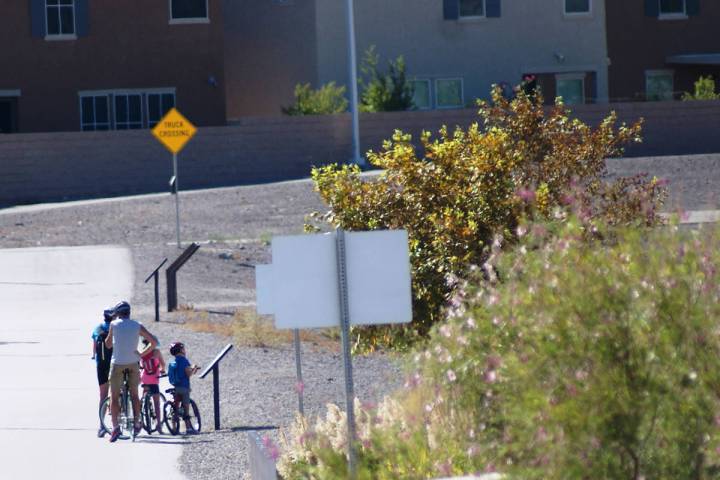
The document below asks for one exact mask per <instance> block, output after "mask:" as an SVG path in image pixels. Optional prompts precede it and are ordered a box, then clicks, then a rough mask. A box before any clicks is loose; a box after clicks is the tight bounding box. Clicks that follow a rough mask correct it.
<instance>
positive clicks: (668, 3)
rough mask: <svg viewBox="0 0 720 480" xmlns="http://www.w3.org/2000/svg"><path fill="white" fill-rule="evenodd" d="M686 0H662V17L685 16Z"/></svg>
mask: <svg viewBox="0 0 720 480" xmlns="http://www.w3.org/2000/svg"><path fill="white" fill-rule="evenodd" d="M685 14H686V12H685V0H660V15H671V16H684V15H685Z"/></svg>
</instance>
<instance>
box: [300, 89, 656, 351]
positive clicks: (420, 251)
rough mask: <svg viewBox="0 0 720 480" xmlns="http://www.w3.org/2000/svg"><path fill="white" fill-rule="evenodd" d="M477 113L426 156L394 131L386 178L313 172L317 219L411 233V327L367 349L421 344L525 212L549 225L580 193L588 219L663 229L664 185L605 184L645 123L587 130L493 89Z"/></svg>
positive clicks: (563, 114) (367, 332)
mask: <svg viewBox="0 0 720 480" xmlns="http://www.w3.org/2000/svg"><path fill="white" fill-rule="evenodd" d="M479 114H480V119H481V122H482V126H481V124H479V123H474V124H473V125H471V126H470V127H469V128H468V129H467V130H463V129H461V128H459V127H458V128H456V129H455V131H454V132H451V131H450V130H449V129H447V128H446V127H443V128H442V129H441V130H440V134H439V137H438V138H436V139H433V138H432V137H431V134H430V133H429V132H423V134H422V136H421V138H420V146H421V149H418V150H416V146H415V145H414V144H413V143H412V138H411V136H410V135H407V134H404V133H402V132H400V131H396V132H395V134H394V135H393V138H392V140H388V141H386V142H385V144H384V146H383V149H382V150H381V151H380V152H370V153H369V155H368V159H369V161H370V163H371V164H372V165H374V166H375V167H377V168H380V169H382V170H383V172H382V173H380V174H379V175H378V176H376V177H364V176H361V175H360V169H359V168H358V167H357V166H348V165H343V166H338V165H330V166H324V167H320V168H315V169H313V172H312V178H313V180H314V182H315V188H316V190H317V191H318V192H319V194H320V196H321V198H322V199H323V200H324V201H325V203H326V204H327V205H328V207H329V211H327V212H326V213H325V214H320V213H316V214H314V215H313V216H312V217H311V218H312V219H314V220H319V221H320V222H322V223H326V222H327V223H329V224H330V225H332V226H334V227H342V228H344V229H346V230H376V229H405V230H407V231H408V235H409V239H410V256H411V263H412V276H413V295H414V304H413V311H414V320H413V324H412V326H411V327H410V328H409V329H408V328H404V327H397V328H396V329H394V330H389V329H388V328H378V327H369V328H368V329H364V330H363V331H362V333H361V334H360V338H361V342H367V344H366V345H367V346H368V348H372V347H373V346H374V345H375V344H377V343H394V344H395V345H400V344H402V342H404V340H402V339H407V338H410V339H411V337H412V336H413V335H415V334H419V335H421V336H425V335H426V334H427V332H428V331H429V329H430V327H431V326H432V325H433V324H434V323H435V322H436V321H438V320H439V319H440V318H441V312H442V309H443V307H444V306H445V305H446V303H447V300H448V298H449V297H450V295H451V294H452V292H453V290H454V288H455V282H454V281H453V279H455V278H457V277H460V278H462V277H464V276H465V275H466V274H467V272H468V269H469V268H471V266H472V265H483V264H484V263H485V260H486V258H487V256H488V248H489V247H490V245H491V244H492V241H493V237H494V235H496V234H501V235H503V236H504V237H505V238H508V239H510V238H512V237H513V235H514V233H513V232H515V229H516V227H517V224H518V219H519V218H521V217H522V216H523V215H524V214H525V213H527V211H528V209H532V210H533V211H536V212H538V214H540V215H545V216H550V215H552V213H553V211H554V209H555V208H556V207H558V206H562V205H564V204H565V203H566V202H567V198H568V196H569V195H572V196H574V197H577V198H578V199H579V200H578V201H580V202H581V203H582V205H583V208H582V211H583V215H586V216H588V217H594V218H596V217H602V218H607V220H608V221H609V222H610V223H612V224H628V223H642V224H655V223H657V222H658V221H660V219H659V217H658V212H657V208H658V206H659V203H660V202H661V201H662V197H663V188H662V185H661V183H660V182H657V181H656V180H654V179H652V180H651V179H647V178H644V177H634V178H621V179H618V180H615V181H609V179H608V178H607V172H606V169H605V159H606V158H608V157H613V156H618V155H620V154H621V153H622V152H623V146H624V145H626V144H628V143H630V142H638V141H640V128H641V126H640V122H638V123H636V124H634V125H632V126H630V127H628V126H625V125H624V124H623V125H621V126H619V127H616V126H615V124H616V116H615V114H614V113H611V114H610V115H609V116H608V117H607V118H606V119H605V120H603V121H602V122H601V123H600V125H599V126H598V127H597V128H591V127H590V126H588V125H586V124H584V123H582V122H581V121H580V120H577V119H571V118H569V111H568V110H567V109H566V108H565V107H564V106H563V105H562V104H561V103H558V104H556V105H555V106H554V107H553V108H551V109H549V110H548V111H547V112H546V110H545V109H544V108H543V98H542V95H541V94H540V93H539V92H537V93H535V94H534V95H533V96H528V95H526V94H524V93H523V92H522V91H520V92H518V94H517V96H516V98H514V99H512V100H508V99H505V98H503V96H502V91H501V89H500V88H499V87H496V88H494V89H493V91H492V103H484V102H481V103H480V111H479ZM418 151H419V152H422V151H424V153H420V154H418ZM571 191H572V192H571ZM317 227H318V225H317V224H309V225H308V229H309V230H312V229H313V228H317ZM389 332H391V333H389ZM393 332H394V333H393ZM407 334H409V335H407Z"/></svg>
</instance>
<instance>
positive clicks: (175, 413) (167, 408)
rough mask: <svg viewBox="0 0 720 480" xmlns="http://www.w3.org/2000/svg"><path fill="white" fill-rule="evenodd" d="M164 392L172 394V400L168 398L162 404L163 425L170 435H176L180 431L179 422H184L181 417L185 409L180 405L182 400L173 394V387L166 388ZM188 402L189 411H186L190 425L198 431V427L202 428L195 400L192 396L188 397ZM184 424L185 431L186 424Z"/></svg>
mask: <svg viewBox="0 0 720 480" xmlns="http://www.w3.org/2000/svg"><path fill="white" fill-rule="evenodd" d="M165 393H167V394H170V395H172V400H168V401H166V402H165V405H164V406H163V413H164V414H165V426H166V427H167V429H168V432H170V434H171V435H178V434H179V433H180V424H181V423H182V424H185V422H184V421H183V417H184V416H185V410H184V409H183V406H182V401H181V400H180V398H178V396H177V395H176V394H175V389H174V388H168V389H167V390H165ZM189 404H190V412H188V414H189V416H190V426H192V428H193V429H194V430H195V431H196V432H197V433H200V429H201V428H202V420H201V419H200V409H198V406H197V404H196V403H195V400H193V399H192V398H191V399H189ZM185 425H186V427H185V428H186V432H187V424H185Z"/></svg>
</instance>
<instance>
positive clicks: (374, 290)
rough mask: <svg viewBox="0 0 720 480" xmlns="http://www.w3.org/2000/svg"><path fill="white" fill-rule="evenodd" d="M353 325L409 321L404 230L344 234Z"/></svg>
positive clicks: (408, 275)
mask: <svg viewBox="0 0 720 480" xmlns="http://www.w3.org/2000/svg"><path fill="white" fill-rule="evenodd" d="M345 251H346V253H345V257H346V261H347V263H346V265H347V276H348V297H349V298H348V304H349V307H350V323H351V324H352V325H377V324H383V323H408V322H410V321H411V320H412V298H411V295H412V294H411V289H410V253H409V251H408V236H407V232H406V231H405V230H379V231H372V232H345Z"/></svg>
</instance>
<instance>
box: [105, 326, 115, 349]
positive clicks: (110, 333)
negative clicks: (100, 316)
mask: <svg viewBox="0 0 720 480" xmlns="http://www.w3.org/2000/svg"><path fill="white" fill-rule="evenodd" d="M112 342H113V327H112V325H110V330H108V336H107V338H106V339H105V348H108V349H110V348H112Z"/></svg>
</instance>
